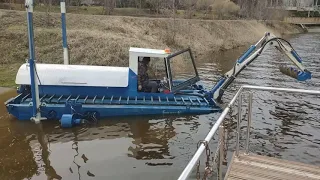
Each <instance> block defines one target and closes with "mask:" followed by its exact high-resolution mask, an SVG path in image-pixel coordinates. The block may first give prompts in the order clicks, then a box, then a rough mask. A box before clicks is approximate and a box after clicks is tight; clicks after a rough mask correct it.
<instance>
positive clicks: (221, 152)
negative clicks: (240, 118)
mask: <svg viewBox="0 0 320 180" xmlns="http://www.w3.org/2000/svg"><path fill="white" fill-rule="evenodd" d="M224 135H225V134H224V126H223V125H221V126H220V127H219V141H220V146H219V147H220V149H219V169H218V172H219V174H218V180H222V179H223V178H222V165H223V161H224V144H225V143H224V142H225V136H224Z"/></svg>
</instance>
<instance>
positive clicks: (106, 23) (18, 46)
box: [0, 10, 299, 86]
mask: <svg viewBox="0 0 320 180" xmlns="http://www.w3.org/2000/svg"><path fill="white" fill-rule="evenodd" d="M46 19H47V18H46V14H45V13H40V12H37V13H35V17H34V24H35V45H36V57H37V60H38V62H43V63H62V62H63V55H62V40H61V29H60V14H54V13H52V14H51V18H50V19H51V22H50V24H49V25H47V24H46ZM173 24H175V27H173ZM67 30H68V44H69V46H70V57H71V59H70V61H71V63H72V64H95V65H110V66H127V65H128V50H129V47H131V46H133V47H144V48H157V49H163V48H166V47H170V48H172V49H173V51H174V50H178V49H182V48H185V47H191V48H192V50H193V51H194V52H195V54H196V55H202V54H208V53H212V52H216V51H219V50H226V49H231V48H234V47H238V46H242V45H247V44H248V43H252V42H254V41H256V40H258V39H259V38H260V37H261V36H262V35H263V34H264V32H265V31H272V32H274V33H276V34H278V35H280V34H282V33H285V34H288V33H297V32H299V29H298V28H295V27H293V26H291V25H288V24H284V23H282V22H268V23H264V22H258V21H238V20H229V21H223V20H216V21H205V20H186V19H179V20H176V21H175V22H174V23H173V19H167V18H136V17H121V16H98V15H96V16H94V15H79V14H68V15H67ZM173 31H174V32H176V35H175V39H174V40H173V39H172V37H173V36H172V33H173ZM0 32H1V33H0V65H1V67H0V71H1V72H2V73H1V74H2V75H3V74H9V73H11V74H12V75H10V77H9V79H10V80H7V79H8V78H2V79H6V80H1V81H0V83H1V84H0V86H10V85H12V84H13V83H12V80H13V79H14V76H15V71H16V70H17V68H18V67H19V65H20V64H22V63H24V62H25V60H26V59H27V58H28V39H27V26H26V16H25V13H24V12H21V11H8V10H0Z"/></svg>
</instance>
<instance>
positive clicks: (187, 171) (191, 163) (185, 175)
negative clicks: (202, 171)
mask: <svg viewBox="0 0 320 180" xmlns="http://www.w3.org/2000/svg"><path fill="white" fill-rule="evenodd" d="M244 90H260V91H278V92H291V93H304V94H314V95H320V91H316V90H304V89H292V88H276V87H264V86H250V85H244V86H241V87H240V89H239V90H238V91H237V93H236V94H235V96H234V97H233V98H232V100H231V101H230V102H229V104H228V105H227V107H226V108H225V109H224V111H223V112H222V114H221V115H220V117H219V118H218V120H217V121H216V123H215V124H214V125H213V127H212V128H211V130H210V131H209V133H208V134H207V136H206V138H205V140H204V141H203V142H205V143H201V145H200V146H199V147H198V149H197V151H196V153H195V154H194V155H193V157H192V159H191V160H190V161H189V163H188V165H187V166H186V167H185V169H184V170H183V172H182V173H181V174H180V176H179V178H178V180H185V179H187V178H188V177H189V176H190V173H191V172H192V170H193V168H194V166H195V165H196V164H197V161H198V160H199V158H200V156H201V154H202V153H203V151H204V150H205V148H206V144H208V143H209V142H210V140H211V139H212V137H213V136H214V134H215V133H216V132H217V130H218V128H219V126H220V125H221V124H222V122H223V121H224V119H225V117H226V115H227V114H228V112H229V111H230V109H231V107H232V105H233V104H234V103H235V101H236V99H237V98H238V97H239V96H240V97H241V94H242V92H243V91H244ZM250 98H252V94H250ZM251 100H252V99H251ZM241 103H242V98H240V99H239V107H238V108H239V109H240V110H241ZM250 104H251V105H250ZM250 106H252V101H251V102H250V101H249V113H250V112H252V109H251V110H250ZM239 112H241V111H239ZM239 114H240V115H241V113H238V123H237V129H238V131H237V148H236V153H239V139H240V138H239V137H240V136H239V133H240V119H241V116H240V115H239ZM249 119H250V120H249ZM249 119H248V129H247V144H246V153H248V151H249V149H248V148H249V135H250V128H249V127H250V126H251V114H249ZM249 123H250V124H249Z"/></svg>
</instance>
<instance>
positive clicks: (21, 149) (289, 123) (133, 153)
mask: <svg viewBox="0 0 320 180" xmlns="http://www.w3.org/2000/svg"><path fill="white" fill-rule="evenodd" d="M287 39H288V40H289V41H290V42H291V43H292V45H293V46H294V47H295V48H296V50H297V52H298V53H299V55H300V56H301V57H302V58H303V60H304V65H305V67H307V68H308V69H309V70H310V71H311V72H312V73H313V79H312V80H310V81H308V82H297V81H296V80H294V79H292V78H290V77H287V76H285V75H282V74H281V73H280V71H279V69H278V66H279V65H280V64H290V61H288V59H286V58H285V57H284V56H283V55H281V54H280V53H279V52H277V51H276V50H274V49H271V50H267V51H266V52H265V53H264V54H263V55H261V56H260V57H259V58H258V59H257V60H256V61H254V62H253V63H252V64H251V65H250V67H248V68H247V69H246V70H244V71H243V72H242V73H241V74H240V76H239V77H238V78H237V79H236V80H235V82H234V83H233V84H232V85H231V86H230V88H229V89H228V91H227V93H226V94H225V96H224V102H225V103H227V102H228V101H229V100H230V99H231V98H232V96H233V95H234V93H235V92H236V90H237V89H238V88H239V87H240V86H241V85H243V84H249V85H261V86H275V87H289V88H303V89H313V90H319V89H320V80H319V78H320V63H319V62H320V59H319V58H320V34H311V33H309V34H299V35H294V36H291V37H288V38H287ZM244 50H245V49H244V48H239V49H235V50H231V51H225V52H221V53H220V54H216V55H214V56H210V57H208V58H204V59H205V60H204V61H200V62H198V69H199V73H200V74H201V79H202V80H203V82H204V84H205V85H206V86H207V87H211V86H212V85H213V84H214V82H216V81H217V79H218V78H219V76H220V74H221V73H224V72H226V71H227V70H229V69H230V68H231V67H232V65H233V63H234V61H235V60H236V59H237V57H238V56H239V55H240V54H242V53H243V51H244ZM14 94H15V93H14V92H13V91H10V92H7V93H4V94H3V95H1V96H0V101H1V102H4V101H5V100H7V99H8V98H9V97H12V96H13V95H14ZM244 103H245V104H244V106H246V101H245V102H244ZM1 104H3V103H1ZM253 107H254V108H253V123H252V134H251V144H250V150H251V151H252V152H255V153H258V154H263V155H268V156H272V157H277V158H283V159H287V160H294V161H299V162H304V163H308V164H313V165H319V166H320V118H319V117H320V101H319V96H318V97H317V96H312V95H301V94H288V93H271V92H258V93H255V94H254V106H253ZM235 114H236V112H234V114H233V115H235ZM243 114H244V115H243V118H244V119H245V116H246V113H245V111H243ZM219 115H220V114H219V113H216V114H209V115H199V116H170V117H165V116H160V117H159V116H157V117H134V118H112V119H109V120H104V121H100V122H99V123H98V124H97V125H85V126H81V127H76V128H72V129H61V128H60V127H59V124H58V122H44V123H43V124H42V125H41V126H36V125H34V124H33V123H31V122H19V121H17V120H15V119H13V118H12V117H10V116H9V115H7V114H6V111H5V109H4V106H3V105H1V106H0V121H1V123H0V155H1V156H0V179H1V180H6V179H10V180H11V179H71V180H73V179H104V180H105V179H112V180H113V179H153V180H157V179H177V177H178V176H179V175H180V173H181V172H182V170H183V168H184V167H185V166H186V164H187V163H188V161H189V160H190V159H191V157H192V156H193V154H194V152H195V150H196V148H197V147H196V145H197V143H198V141H199V140H202V139H203V138H204V137H205V136H206V134H207V133H208V131H209V129H210V127H212V125H213V124H214V123H215V121H216V119H217V118H218V117H219ZM228 122H229V123H228V129H229V131H228V136H227V139H228V141H227V144H228V160H230V156H231V155H232V152H233V150H234V147H235V133H234V128H235V120H232V119H229V121H228ZM244 125H245V121H244V122H243V126H244ZM245 130H246V129H245V128H242V131H243V132H242V134H241V139H242V140H241V146H243V145H244V141H243V138H244V137H245ZM216 144H217V143H216V141H213V143H212V144H211V145H210V148H211V149H212V151H215V147H216ZM203 165H204V159H202V161H201V168H200V170H201V172H203ZM191 178H195V172H193V174H192V175H191Z"/></svg>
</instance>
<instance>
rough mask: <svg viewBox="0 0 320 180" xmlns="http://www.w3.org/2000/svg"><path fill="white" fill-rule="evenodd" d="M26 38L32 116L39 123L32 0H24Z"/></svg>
mask: <svg viewBox="0 0 320 180" xmlns="http://www.w3.org/2000/svg"><path fill="white" fill-rule="evenodd" d="M26 11H27V21H28V22H27V24H28V40H29V68H30V81H31V94H32V118H31V120H33V121H35V122H36V123H39V122H40V120H41V119H42V118H41V113H40V110H39V109H40V99H39V87H38V79H37V76H36V63H35V50H34V37H33V0H26Z"/></svg>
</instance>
